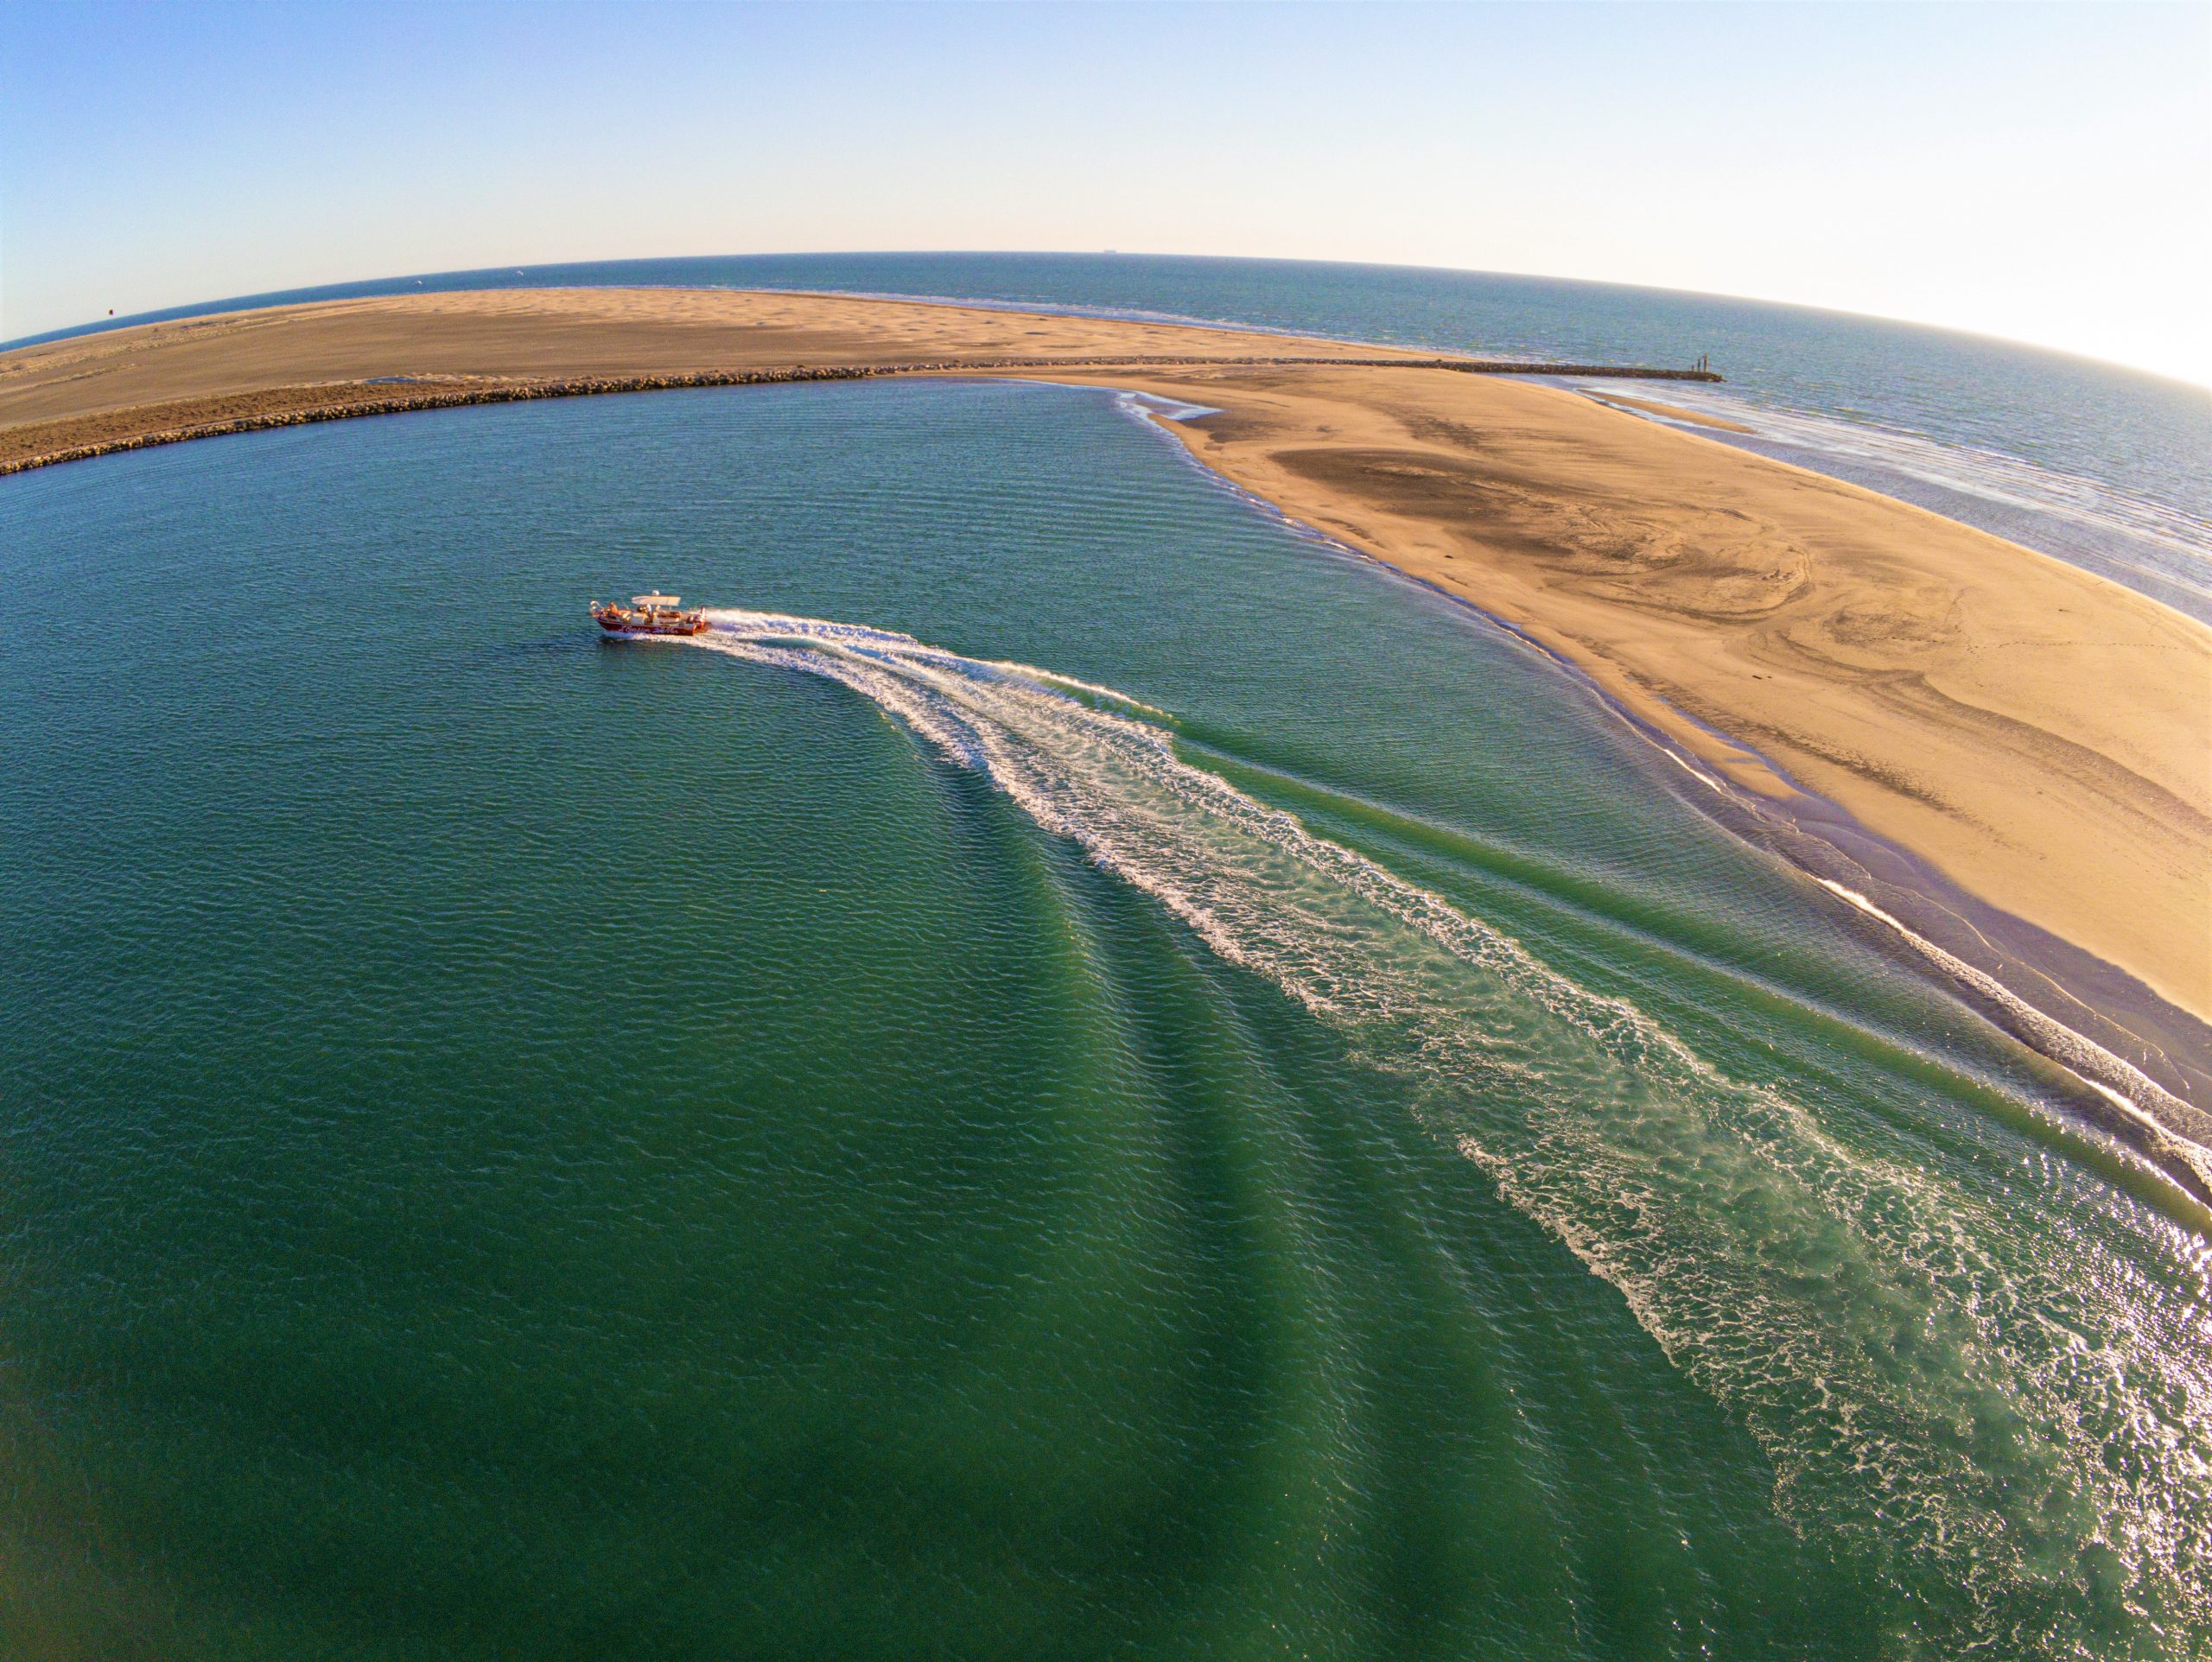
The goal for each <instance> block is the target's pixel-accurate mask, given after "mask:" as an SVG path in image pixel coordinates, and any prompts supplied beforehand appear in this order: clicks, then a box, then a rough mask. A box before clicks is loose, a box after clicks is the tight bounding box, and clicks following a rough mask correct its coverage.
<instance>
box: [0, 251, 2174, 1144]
mask: <svg viewBox="0 0 2212 1662" xmlns="http://www.w3.org/2000/svg"><path fill="white" fill-rule="evenodd" d="M1474 366H1475V365H1472V364H1471V363H1470V362H1468V361H1465V360H1440V359H1437V358H1434V357H1433V356H1431V355H1427V354H1421V353H1415V352H1394V351H1389V350H1386V349H1380V348H1376V347H1372V346H1352V345H1344V346H1338V345H1336V344H1334V343H1330V342H1325V341H1316V340H1313V339H1302V338H1300V339H1292V338H1285V337H1270V336H1267V335H1258V334H1252V333H1242V332H1238V333H1230V332H1226V331H1219V330H1209V329H1204V328H1197V327H1181V326H1176V325H1171V324H1162V323H1152V322H1142V321H1126V320H1094V319H1086V318H1075V317H1063V316H1057V315H1039V314H1026V313H1020V312H1010V311H1003V310H997V309H988V310H987V309H980V308H963V307H957V306H950V305H938V304H925V303H921V302H910V301H878V300H863V299H855V298H849V297H843V296H828V295H789V294H747V293H739V292H735V291H729V290H711V289H569V290H553V289H510V290H487V291H475V292H468V293H456V294H435V295H429V294H426V295H404V296H394V297H388V298H378V299H369V300H353V301H329V302H324V303H321V304H318V305H312V306H298V307H285V308H272V309H270V310H267V311H259V312H250V313H237V314H226V315H223V316H219V317H213V318H200V319H192V320H183V321H179V322H175V323H168V324H154V325H148V326H143V327H138V328H134V329H129V330H122V331H117V332H114V333H106V334H99V335H93V336H88V337H82V338H79V339H72V340H65V341H57V342H53V343H49V344H48V345H46V346H35V347H26V348H20V349H18V350H17V351H16V352H10V353H7V354H4V355H0V469H12V468H13V467H20V466H25V465H37V464H38V463H39V462H41V461H44V460H60V459H61V457H62V454H99V452H101V451H103V450H108V449H115V448H124V447H135V446H137V445H141V444H145V443H152V442H162V441H168V440H170V439H173V438H175V437H181V436H200V435H205V434H213V433H219V432H227V431H238V430H243V429H244V428H251V427H256V426H271V425H282V424H289V423H292V422H301V421H316V420H329V419H336V418H339V417H342V416H346V415H368V414H376V413H380V412H383V411H387V410H397V409H422V408H433V407H437V406H440V405H444V404H451V403H482V402H489V401H493V400H505V399H511V398H518V397H546V396H575V395H578V394H584V393H592V392H602V391H615V390H641V389H644V388H648V387H658V386H697V385H715V384H744V383H747V382H755V381H789V380H798V379H831V378H835V379H845V378H853V377H859V376H874V375H883V374H930V373H937V374H945V373H961V374H978V373H989V374H994V375H1003V376H1008V377H1027V378H1038V379H1045V378H1049V379H1052V380H1057V381H1068V382H1082V383H1089V384H1098V385H1103V386H1113V387H1117V388H1123V389H1127V390H1136V391H1143V392H1148V393H1153V394H1156V395H1158V396H1161V397H1165V398H1169V399H1173V400H1178V401H1181V402H1183V403H1189V404H1197V405H1204V406H1206V407H1209V408H1211V409H1214V410H1216V411H1217V412H1219V413H1217V414H1215V415H1209V416H1206V417H1204V418H1201V419H1198V420H1195V421H1192V422H1183V423H1178V422H1172V421H1165V420H1163V422H1162V425H1163V426H1165V427H1166V428H1168V430H1170V431H1172V432H1174V433H1175V434H1176V435H1178V436H1179V438H1181V439H1182V441H1184V442H1185V444H1186V445H1188V446H1189V447H1190V449H1191V451H1192V454H1194V455H1195V456H1197V457H1198V459H1199V460H1201V461H1203V462H1204V463H1205V465H1206V466H1209V467H1211V468H1213V469H1215V470H1217V472H1219V473H1222V474H1224V476H1226V477H1227V478H1229V479H1231V480H1233V481H1235V482H1236V483H1237V484H1238V485H1242V486H1243V487H1244V488H1246V489H1248V490H1249V491H1251V492H1254V493H1255V494H1256V495H1259V496H1261V497H1263V498H1266V499H1267V500H1268V501H1270V502H1272V503H1274V504H1277V505H1278V506H1279V507H1281V509H1282V510H1283V511H1286V512H1287V513H1288V514H1290V515H1292V516H1293V517H1295V518H1297V519H1299V520H1301V521H1303V522H1305V523H1308V524H1311V525H1313V526H1315V527H1317V528H1318V529H1319V530H1323V531H1325V532H1326V533H1328V534H1329V535H1330V536H1334V537H1336V538H1338V539H1339V540H1341V541H1342V542H1345V543H1347V544H1349V545H1350V546H1351V547H1353V548H1356V549H1360V550H1362V551H1363V552H1365V553H1368V554H1370V555H1373V556H1374V557H1376V558H1377V559H1379V560H1382V561H1386V562H1388V563H1389V564H1391V565H1394V566H1395V567H1397V568H1400V569H1402V570H1403V571H1405V572H1407V573H1408V574H1411V575H1413V576H1415V577H1417V578H1419V579H1421V580H1424V581H1426V582H1428V583H1430V584H1432V585H1433V586H1434V587H1437V588H1438V589H1440V590H1441V591H1443V592H1444V593H1447V594H1451V595H1454V596H1457V597H1459V598H1461V599H1465V600H1467V601H1469V602H1471V604H1473V605H1475V606H1478V607H1480V608H1481V609H1482V610H1483V611H1484V612H1486V613H1489V614H1490V615H1491V616H1493V617H1496V618H1500V619H1502V620H1503V621H1504V622H1506V623H1507V624H1509V625H1511V626H1513V627H1515V628H1516V629H1518V630H1521V631H1523V632H1525V633H1526V634H1527V635H1528V636H1529V638H1532V639H1534V640H1535V641H1537V642H1538V643H1540V644H1542V645H1544V646H1546V647H1548V649H1550V650H1553V651H1554V652H1556V653H1557V654H1559V655H1560V657H1562V658H1564V659H1566V660H1567V661H1569V662H1571V663H1573V664H1575V665H1577V666H1578V667H1580V669H1582V670H1583V671H1584V672H1586V674H1587V675H1588V676H1590V677H1591V678H1592V681H1593V682H1596V684H1597V685H1598V686H1599V687H1600V688H1602V689H1603V690H1604V691H1605V693H1606V694H1607V695H1609V696H1611V697H1612V698H1614V699H1615V700H1616V701H1618V703H1619V704H1620V705H1621V707H1623V708H1624V709H1625V710H1626V711H1628V712H1630V714H1632V715H1633V716H1634V717H1635V718H1636V719H1637V720H1639V721H1641V722H1643V723H1646V724H1648V726H1649V729H1650V730H1651V731H1652V732H1653V733H1656V734H1658V735H1660V736H1662V737H1663V738H1664V739H1667V741H1668V742H1669V743H1670V744H1672V745H1676V746H1678V747H1679V749H1680V750H1681V752H1682V754H1683V755H1684V756H1686V757H1687V758H1692V759H1694V760H1695V761H1696V762H1697V763H1698V764H1699V765H1700V766H1701V767H1703V768H1705V769H1707V770H1708V771H1710V773H1711V775H1712V777H1713V778H1715V779H1716V780H1718V781H1720V782H1722V783H1726V785H1727V786H1728V787H1729V788H1730V789H1731V790H1732V791H1735V792H1738V793H1740V794H1741V795H1742V796H1744V797H1745V799H1746V800H1751V801H1755V802H1766V803H1769V804H1770V805H1772V806H1773V807H1774V808H1775V809H1777V811H1783V812H1787V813H1789V814H1790V815H1795V816H1796V818H1798V819H1800V820H1802V821H1806V822H1808V823H1812V822H1818V821H1821V819H1822V815H1823V812H1824V811H1825V810H1824V809H1821V807H1820V806H1818V805H1821V804H1827V803H1832V804H1834V805H1836V806H1837V807H1838V808H1840V809H1842V810H1844V815H1841V816H1831V817H1836V818H1839V819H1840V818H1844V817H1847V819H1848V821H1850V822H1851V824H1852V825H1853V827H1854V828H1856V829H1854V830H1853V832H1852V833H1851V834H1850V835H1849V836H1847V837H1844V838H1843V839H1842V840H1843V841H1846V842H1848V841H1851V838H1853V837H1856V838H1859V839H1862V840H1866V841H1872V840H1880V841H1886V842H1888V843H1891V844H1894V845H1896V846H1897V847H1898V849H1900V850H1902V851H1904V864H1905V865H1908V866H1917V867H1923V868H1924V869H1926V870H1928V871H1929V872H1933V873H1935V874H1937V875H1938V876H1939V877H1940V879H1943V880H1945V881H1946V882H1947V884H1948V885H1955V893H1954V894H1953V895H1952V896H1951V897H1948V898H1946V899H1945V901H1944V902H1943V904H1942V910H1943V911H1944V912H1945V914H1946V915H1947V916H1951V917H1958V916H1960V915H1961V904H1955V903H1965V904H1973V905H1977V906H1979V907H1981V908H1983V909H1985V910H1986V917H1985V918H1984V919H1983V920H1982V921H1983V922H1986V923H1995V922H1996V921H1997V920H2001V919H2006V918H2007V917H2009V919H2010V920H2017V921H2018V922H2019V923H2021V924H2022V925H2023V929H2022V930H2021V931H2019V932H2018V936H2019V938H2018V939H2017V940H2008V941H2005V942H2001V943H1999V944H1998V945H1993V947H1992V948H1991V954H1992V955H1993V956H1994V957H1996V958H1998V959H2000V960H2003V961H2007V962H2016V963H2017V962H2018V961H2022V960H2021V955H2022V954H2023V953H2024V951H2025V950H2026V948H2024V947H2023V946H2022V945H2021V944H2020V942H2021V941H2024V940H2027V939H2029V938H2031V937H2032V938H2033V939H2035V940H2039V941H2044V942H2046V943H2047V944H2048V945H2050V946H2053V947H2056V948H2064V947H2065V943H2071V948H2074V949H2078V950H2075V951H2073V952H2072V953H2071V956H2070V957H2069V955H2068V952H2067V951H2066V950H2063V949H2062V950H2060V951H2059V952H2058V953H2057V956H2058V957H2061V958H2067V959H2068V961H2066V962H2065V963H2063V964H2055V963H2053V962H2051V961H2049V959H2050V955H2048V954H2046V955H2045V956H2044V959H2043V960H2041V961H2037V963H2036V964H2035V965H2034V967H2032V969H2023V970H2020V971H2019V972H2018V973H2019V974H2021V976H2022V977H2023V978H2024V979H2027V980H2042V981H2045V982H2050V984H2051V985H2052V986H2054V987H2056V988H2057V991H2056V992H2054V993H2051V994H2050V997H2049V998H2048V999H2045V1000H2044V1001H2043V1002H2044V1003H2046V1004H2050V1003H2053V1002H2055V1003H2056V1004H2059V1005H2065V1004H2067V1003H2068V1002H2069V1000H2071V999H2077V998H2078V999H2080V1000H2081V1001H2082V1003H2086V1004H2088V1005H2091V1006H2093V1007H2094V1010H2095V1011H2096V1012H2098V1017H2099V1019H2100V1020H2101V1021H2103V1022H2104V1023H2105V1024H2107V1027H2111V1028H2116V1030H2117V1034H2118V1037H2116V1038H2114V1037H2113V1033H2111V1032H2107V1035H2106V1037H2107V1038H2108V1039H2112V1040H2113V1043H2114V1044H2115V1045H2116V1046H2118V1047H2120V1048H2122V1049H2125V1048H2126V1047H2127V1046H2129V1045H2131V1044H2132V1045H2133V1047H2134V1051H2135V1053H2134V1054H2133V1055H2130V1056H2128V1058H2127V1059H2128V1060H2130V1061H2131V1062H2134V1063H2137V1064H2138V1065H2140V1066H2145V1067H2146V1070H2148V1071H2151V1072H2152V1075H2153V1076H2154V1077H2156V1078H2158V1080H2159V1082H2160V1083H2161V1085H2162V1086H2163V1087H2164V1088H2168V1089H2171V1090H2176V1091H2177V1092H2178V1093H2179V1094H2182V1095H2183V1096H2185V1097H2188V1098H2190V1099H2191V1100H2194V1101H2197V1102H2198V1103H2199V1104H2200V1105H2204V1104H2205V1103H2206V1101H2207V1097H2206V1094H2205V1093H2204V1090H2203V1084H2204V1082H2205V1080H2206V1078H2207V1076H2208V1070H2212V1029H2208V1028H2207V1027H2206V1026H2205V1025H2204V1021H2205V1018H2212V631H2208V630H2207V629H2206V628H2205V627H2204V626H2202V625H2199V624H2197V623H2196V622H2194V621H2192V620H2190V619H2189V618H2183V617H2182V616H2180V615H2179V614H2177V613H2175V612H2171V611H2169V610H2167V609H2166V608H2164V607H2163V606H2158V605H2157V604H2156V603H2155V602H2152V601H2151V600H2148V599H2143V598H2142V597H2140V596H2138V595H2136V594H2134V593H2132V592H2130V591H2128V590H2126V589H2123V588H2120V587H2118V586H2117V585H2115V584H2113V583H2111V582H2108V581H2107V580H2104V579H2102V578H2099V577H2095V576H2093V575H2090V574H2086V573H2083V572H2081V571H2078V570H2076V569H2075V568H2071V567H2069V566H2067V565H2064V564H2063V563H2062V562H2060V561H2056V560H2052V559H2050V558H2047V557H2046V556H2044V555H2038V554H2036V553H2033V552H2032V551H2031V550H2028V549H2022V548H2020V547H2018V546H2017V545H2015V544H2012V543H2010V542H2005V541H2003V540H2002V539H2000V538H1998V537H1995V536H1989V535H1987V534H1986V533H1983V532H1980V531H1977V530H1972V529H1970V528H1968V527H1966V526H1963V525H1960V524H1957V523H1953V522H1951V521H1948V520H1945V519H1942V518H1941V517H1937V516H1936V515H1934V514H1931V513H1928V512H1926V511H1923V510H1921V509H1918V508H1914V507H1911V506H1909V505H1907V504H1902V503H1897V502H1894V501H1891V500H1890V499H1888V498H1882V497H1878V496H1876V495H1874V494H1873V493H1872V492H1867V491H1865V490H1861V489H1859V488H1858V487H1856V486H1854V485H1848V484H1844V483H1841V482H1839V481H1836V480H1834V479H1826V478H1823V477H1821V476H1819V475H1816V474H1813V473H1806V472H1803V471H1802V470H1799V469H1796V468H1793V467H1789V466H1785V465H1783V464H1782V463H1778V462H1774V461H1770V460H1766V459H1764V458H1762V457H1759V456H1756V455H1752V454H1747V453H1745V452H1744V451H1741V450H1738V449H1734V448H1731V447H1726V446H1724V445H1722V444H1719V443H1717V442H1714V441H1710V440H1707V439H1705V438H1702V437H1700V436H1699V435H1696V434H1694V433H1691V432H1686V431H1683V430H1681V429H1680V428H1674V427H1669V426H1664V425H1662V424H1660V423H1657V422H1650V421H1648V420H1644V419H1642V418H1640V417H1638V416H1637V415H1629V414H1627V413H1624V411H1621V410H1618V409H1609V408H1607V407H1606V406H1605V404H1604V403H1599V402H1597V401H1595V400H1592V399H1591V398H1588V397H1586V396H1580V395H1579V394H1577V393H1575V392H1573V391H1569V390H1564V389H1560V388H1554V387H1550V386H1545V385H1539V384H1529V383H1528V382H1526V381H1522V380H1516V379H1510V378H1500V377H1497V376H1495V375H1473V374H1468V373H1465V372H1461V371H1464V370H1465V369H1467V368H1470V367H1474ZM1483 367H1486V368H1495V367H1498V366H1496V365H1484V366H1483ZM1508 367H1510V366H1508ZM1618 402H1623V403H1627V402H1630V401H1628V400H1625V399H1624V400H1619V401H1618ZM1667 413H1669V414H1672V413H1674V412H1673V411H1672V410H1671V409H1668V411H1667ZM1377 646H1378V650H1387V644H1383V643H1378V644H1377ZM1859 864H1861V865H1862V866H1863V865H1864V864H1865V861H1863V860H1861V861H1860V862H1859ZM1894 898H1895V897H1894V896H1891V897H1889V898H1888V899H1885V903H1884V904H1885V909H1886V910H1895V907H1894V906H1891V905H1890V904H1889V900H1890V899H1894ZM1998 932H1999V933H2000V934H2001V933H2002V930H2001V929H1999V931H1998ZM1988 933H1989V931H1988V930H1986V929H1983V928H1982V927H1981V924H1980V923H1973V924H1970V925H1969V926H1968V927H1967V928H1966V929H1964V930H1963V935H1964V936H1977V935H1986V934H1988ZM2053 937H2055V940H2054V939H2053ZM1953 938H1954V939H1957V938H1961V931H1959V930H1954V931H1953ZM2115 971H2116V972H2118V973H2116V974H2115V973H2113V972H2115ZM2088 982H2094V983H2095V985H2094V986H2092V985H2088V984H2087V983H2088ZM2062 983H2063V986H2062V985H2061V984H2062Z"/></svg>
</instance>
